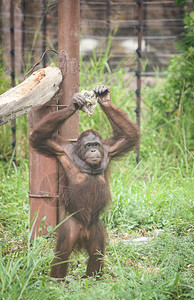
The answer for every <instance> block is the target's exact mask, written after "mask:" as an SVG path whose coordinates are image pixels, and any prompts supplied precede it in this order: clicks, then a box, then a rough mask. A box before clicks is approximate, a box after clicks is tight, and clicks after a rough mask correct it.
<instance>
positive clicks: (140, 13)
mask: <svg viewBox="0 0 194 300" xmlns="http://www.w3.org/2000/svg"><path fill="white" fill-rule="evenodd" d="M137 6H138V24H137V37H138V47H137V49H136V53H137V71H136V77H137V89H136V98H137V107H136V110H135V112H136V123H137V125H138V127H139V128H140V121H141V119H140V114H141V71H142V65H141V56H142V54H141V41H142V29H143V0H137ZM136 153H137V157H136V161H137V163H139V154H140V147H139V146H138V148H137V149H136Z"/></svg>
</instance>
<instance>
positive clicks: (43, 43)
mask: <svg viewBox="0 0 194 300" xmlns="http://www.w3.org/2000/svg"><path fill="white" fill-rule="evenodd" d="M42 4H43V21H42V37H43V39H42V53H44V52H45V51H46V27H47V19H46V17H47V15H46V0H43V1H42ZM43 67H44V68H45V67H46V55H45V56H44V58H43Z"/></svg>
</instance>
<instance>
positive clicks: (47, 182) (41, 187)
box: [28, 61, 58, 239]
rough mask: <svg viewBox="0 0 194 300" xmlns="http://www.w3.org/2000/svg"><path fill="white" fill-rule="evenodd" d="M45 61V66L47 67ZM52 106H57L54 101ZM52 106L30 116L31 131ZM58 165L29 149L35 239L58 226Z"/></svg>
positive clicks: (30, 193)
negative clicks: (48, 229)
mask: <svg viewBox="0 0 194 300" xmlns="http://www.w3.org/2000/svg"><path fill="white" fill-rule="evenodd" d="M45 63H46V62H45V61H44V65H45ZM52 104H56V103H54V102H53V101H52ZM54 110H55V108H54V107H53V105H52V106H50V107H49V106H47V107H44V108H42V107H39V108H36V109H33V110H31V112H30V113H29V114H28V120H29V127H30V128H29V131H31V130H32V128H33V126H34V125H35V124H37V123H38V122H39V121H40V120H41V119H42V118H43V117H44V116H45V115H46V114H49V113H51V112H52V111H54ZM57 187H58V183H57V163H56V161H55V160H54V159H52V158H48V157H46V156H44V155H40V154H38V153H37V152H36V151H34V150H33V149H32V148H31V147H30V148H29V204H30V223H31V230H32V236H31V238H32V239H33V238H34V237H35V236H36V235H37V234H39V235H45V234H47V233H48V231H47V227H48V226H52V227H55V226H56V224H57V199H58V194H57Z"/></svg>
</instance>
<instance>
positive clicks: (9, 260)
mask: <svg viewBox="0 0 194 300" xmlns="http://www.w3.org/2000/svg"><path fill="white" fill-rule="evenodd" d="M189 51H190V50H189ZM189 53H190V52H189ZM189 53H188V54H187V56H185V54H184V52H183V54H182V55H181V56H179V57H178V58H174V59H173V60H172V61H171V63H170V66H169V73H168V74H169V75H168V77H167V79H166V80H165V81H162V82H161V81H160V80H159V79H158V81H157V82H156V84H155V85H154V86H152V87H151V88H150V87H146V88H145V89H144V90H143V91H142V92H143V103H142V141H141V162H140V163H139V164H138V165H136V162H135V153H134V152H132V153H130V155H127V156H126V157H125V158H124V159H122V160H119V161H118V162H116V163H114V164H113V165H112V174H113V175H112V179H111V190H112V195H113V203H112V206H111V208H110V209H109V210H108V211H107V212H106V213H105V214H103V215H102V219H103V221H104V223H105V224H106V227H107V230H108V232H109V241H108V245H107V252H106V255H105V261H106V264H105V269H104V275H103V277H102V279H101V280H96V279H94V278H88V279H80V277H81V276H83V275H84V272H85V267H86V266H85V263H86V260H87V255H86V253H85V252H83V253H79V254H73V255H72V257H71V266H70V270H69V275H68V277H67V280H68V281H66V282H64V283H58V282H57V281H56V280H54V279H51V278H50V277H49V264H50V262H51V260H52V258H53V249H54V237H53V236H51V238H49V239H46V238H42V237H38V238H37V239H35V241H33V242H31V241H30V234H28V233H29V207H28V160H27V159H26V158H25V157H26V153H27V151H28V150H27V147H26V145H25V144H24V143H23V144H22V146H21V147H20V149H19V150H18V151H17V161H18V163H17V166H16V165H14V164H13V162H12V160H11V159H9V160H8V159H7V156H6V153H7V151H8V148H6V147H5V146H4V142H5V141H4V140H3V143H1V147H2V148H1V149H4V150H3V153H4V154H3V158H6V160H4V161H3V160H2V161H1V162H0V190H1V195H0V249H1V250H0V251H1V255H0V299H3V300H5V299H6V300H9V299H11V300H13V299H71V300H72V299H138V300H139V299H146V300H147V299H159V300H161V299H192V295H193V293H192V292H193V290H192V284H193V282H192V271H193V265H192V263H193V251H192V234H193V211H192V208H193V201H192V200H193V199H192V196H193V185H192V176H193V160H192V150H193V148H192V143H191V113H190V110H191V107H190V106H191V103H192V101H191V97H192V91H191V84H192V83H191V80H192V78H191V76H190V75H189V73H187V72H186V65H185V64H189V63H190V62H189V59H190V58H191V57H192V55H193V54H192V53H191V54H190V55H189ZM107 55H108V54H107ZM107 55H106V56H105V57H101V58H100V59H99V60H98V59H97V58H96V57H95V55H94V57H93V58H91V62H90V64H89V65H84V64H82V62H81V75H80V90H81V89H83V88H85V89H88V90H90V89H92V87H93V86H94V85H96V84H99V83H104V84H107V85H109V86H111V94H112V101H113V102H114V103H116V104H117V105H118V106H120V107H122V108H123V109H124V110H125V111H126V112H127V113H128V115H129V117H130V118H131V119H132V120H134V121H135V113H134V110H135V93H134V90H133V89H132V88H131V89H130V84H131V78H130V77H129V76H128V75H127V74H125V73H124V71H122V68H120V69H119V70H117V71H116V72H114V73H111V72H110V70H109V68H108V65H107ZM186 57H187V58H186ZM179 60H181V62H182V63H183V65H182V67H181V63H180V61H179ZM180 67H181V68H183V69H184V78H183V75H182V76H181V75H180V76H179V72H181V70H180V69H179V68H180ZM177 69H178V71H177ZM183 69H182V70H183ZM175 74H176V76H175ZM173 76H174V78H173ZM173 79H174V80H173ZM0 80H2V82H3V84H4V83H5V82H6V80H5V79H4V78H3V79H2V77H1V79H0ZM1 92H3V90H2V91H1ZM177 105H178V108H177ZM175 107H176V110H174V109H175ZM20 119H22V118H20ZM18 122H21V123H18V124H19V125H18V127H19V130H20V133H19V134H20V136H21V137H22V139H23V140H25V142H26V144H27V134H26V131H27V130H26V128H27V124H26V121H25V117H24V118H23V119H22V121H19V120H18ZM22 124H23V125H22ZM91 127H92V128H94V129H97V130H99V131H100V132H101V133H102V135H103V137H105V136H107V135H108V134H110V126H109V124H108V122H107V120H106V119H105V118H104V114H103V113H102V111H101V109H100V108H99V107H98V108H97V109H96V113H95V115H93V116H91V117H90V118H89V117H87V116H86V115H85V114H83V113H80V130H81V131H82V130H85V129H87V128H91ZM3 128H4V126H2V127H1V129H0V135H1V137H2V132H3V130H4V129H3ZM5 135H6V136H7V135H8V132H6V133H5ZM24 137H25V138H24ZM2 144H3V145H2ZM3 147H5V148H3ZM22 153H23V154H22Z"/></svg>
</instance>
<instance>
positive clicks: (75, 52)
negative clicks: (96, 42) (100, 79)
mask: <svg viewBox="0 0 194 300" xmlns="http://www.w3.org/2000/svg"><path fill="white" fill-rule="evenodd" d="M79 39H80V3H79V0H74V1H72V0H59V1H58V54H59V57H58V64H59V68H60V69H61V71H62V74H63V77H64V79H63V82H62V97H61V98H60V101H59V104H60V108H61V107H65V106H67V105H68V104H69V102H70V100H71V98H72V96H73V94H74V93H76V92H78V91H79ZM78 132H79V115H78V113H75V114H74V115H73V116H72V117H71V118H70V119H69V120H67V121H66V122H65V124H64V125H63V126H62V127H61V128H60V130H59V134H60V135H61V136H63V137H65V138H66V139H69V140H71V141H74V140H76V139H77V137H78ZM63 173H64V172H63V170H62V168H61V167H60V166H59V207H61V206H62V204H61V199H60V194H61V192H62V191H63V188H64V186H63ZM61 219H62V215H61V212H60V210H59V221H61Z"/></svg>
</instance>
